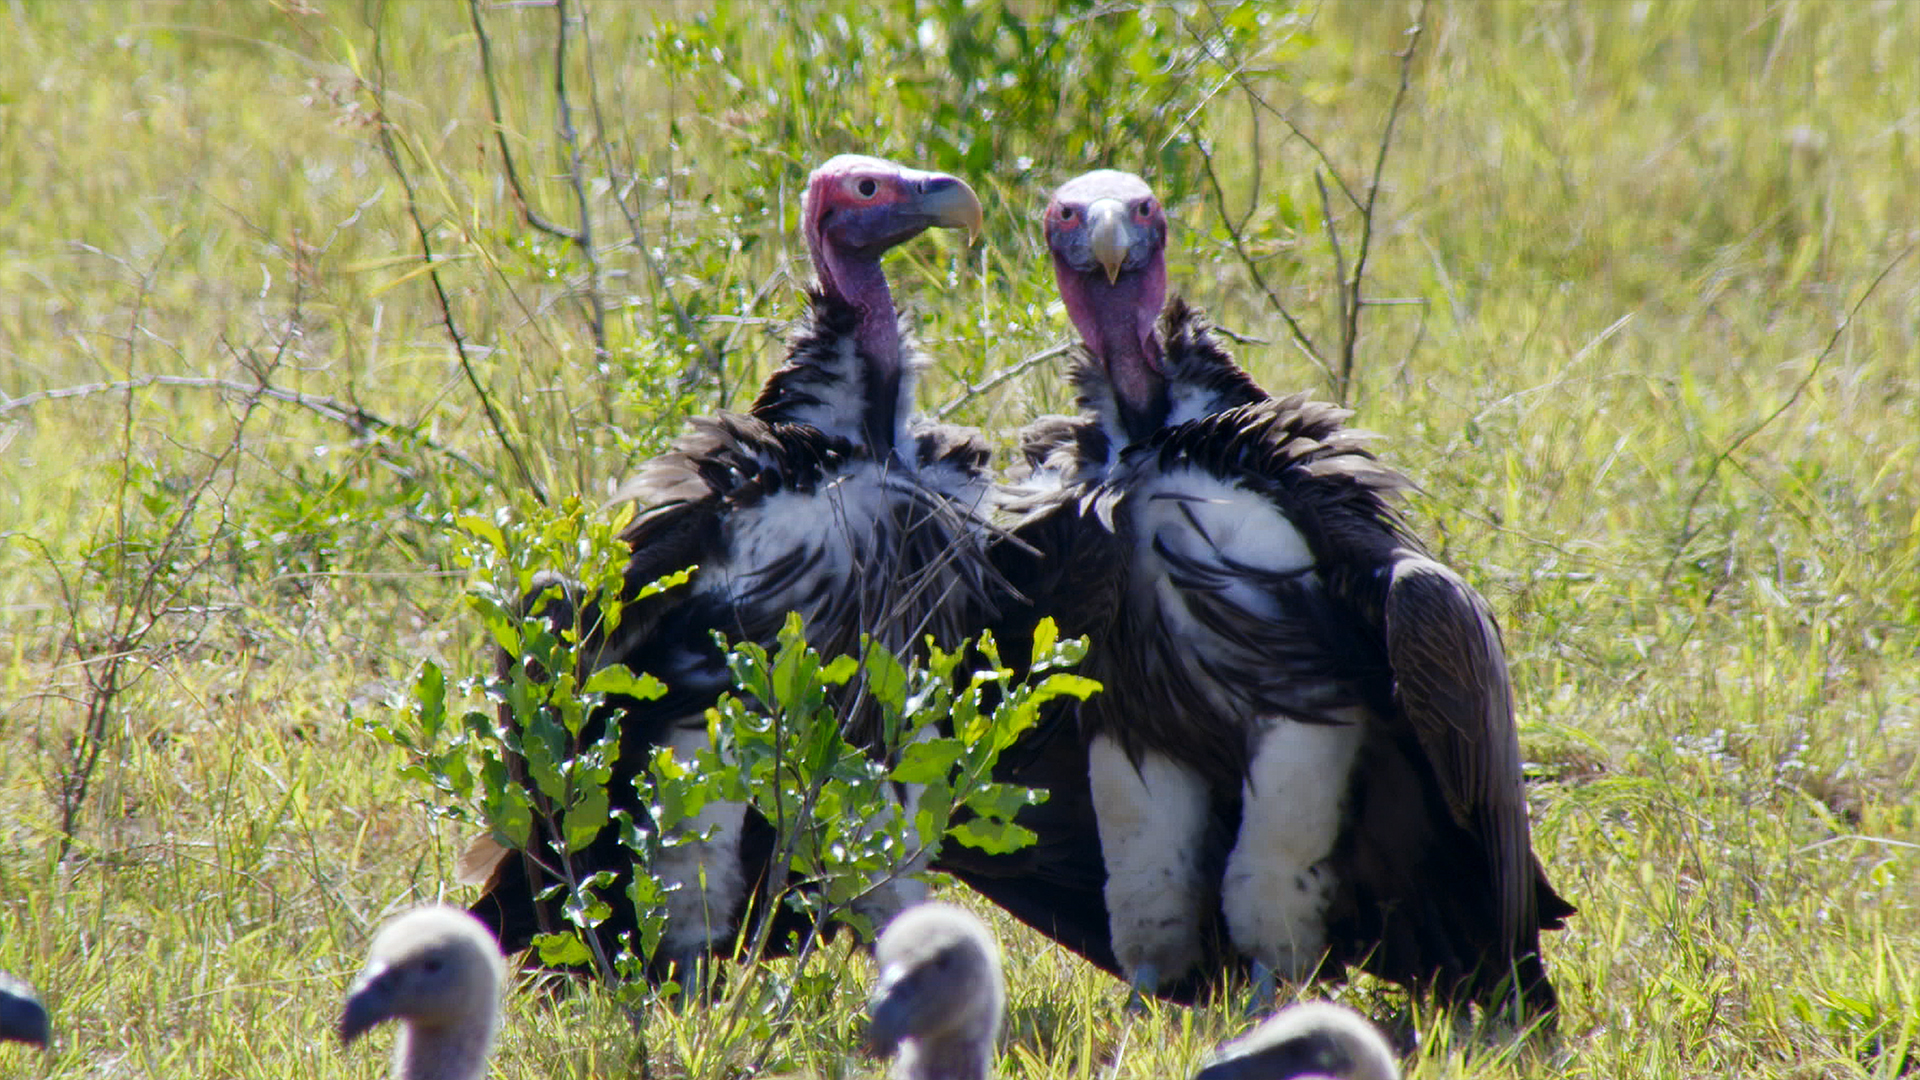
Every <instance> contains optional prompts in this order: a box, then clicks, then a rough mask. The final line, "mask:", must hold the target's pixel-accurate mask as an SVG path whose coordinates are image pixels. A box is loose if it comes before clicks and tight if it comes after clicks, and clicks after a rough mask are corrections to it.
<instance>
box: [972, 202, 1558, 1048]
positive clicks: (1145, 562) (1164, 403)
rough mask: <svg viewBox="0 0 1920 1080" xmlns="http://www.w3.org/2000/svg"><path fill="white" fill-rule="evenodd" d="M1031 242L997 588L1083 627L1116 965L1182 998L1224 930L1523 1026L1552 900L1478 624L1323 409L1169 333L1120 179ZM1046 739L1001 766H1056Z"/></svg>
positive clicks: (1489, 624)
mask: <svg viewBox="0 0 1920 1080" xmlns="http://www.w3.org/2000/svg"><path fill="white" fill-rule="evenodd" d="M1046 227H1047V234H1048V241H1049V246H1050V249H1051V250H1052V252H1053V258H1054V265H1055V271H1056V276H1057V278H1058V279H1059V283H1060V289H1061V294H1062V298H1063V300H1064V301H1065V306H1066V308H1067V310H1068V313H1069V314H1070V315H1071V316H1072V318H1073V320H1074V322H1075V324H1076V326H1077V327H1078V328H1079V329H1080V332H1081V337H1082V341H1083V343H1084V351H1083V352H1082V353H1081V354H1080V355H1079V357H1078V359H1077V360H1076V362H1075V365H1074V372H1073V378H1074V380H1075V382H1076V384H1077V385H1078V387H1079V389H1080V391H1081V395H1082V407H1083V415H1082V416H1080V417H1078V418H1047V419H1045V420H1042V421H1041V422H1039V423H1037V424H1036V425H1034V426H1033V427H1032V428H1031V429H1029V432H1028V434H1027V437H1026V440H1025V442H1026V457H1027V460H1028V464H1029V468H1030V472H1031V477H1030V479H1029V481H1028V487H1029V489H1030V500H1031V503H1032V511H1031V516H1030V517H1029V520H1027V521H1026V522H1025V523H1024V524H1023V525H1022V526H1021V527H1020V528H1019V530H1018V534H1019V536H1020V538H1021V539H1022V540H1024V541H1027V542H1028V544H1029V545H1030V546H1032V547H1033V548H1035V549H1037V550H1038V554H1037V555H1036V556H1034V557H1033V558H1032V560H1031V563H1030V566H1029V568H1028V569H1029V570H1030V572H1028V573H1022V572H1020V571H1019V570H1013V571H1010V576H1011V577H1012V578H1013V580H1014V582H1015V584H1016V585H1017V586H1018V587H1020V588H1021V589H1022V591H1024V592H1026V593H1027V594H1028V595H1029V596H1033V597H1036V598H1038V600H1037V603H1038V605H1039V607H1040V608H1041V609H1043V610H1044V611H1045V612H1048V613H1052V614H1054V615H1055V616H1056V617H1057V618H1058V619H1059V620H1060V622H1061V628H1062V630H1063V632H1065V633H1068V634H1087V635H1089V636H1090V637H1091V640H1092V649H1091V652H1090V653H1089V656H1088V660H1087V662H1086V663H1085V664H1084V665H1083V669H1082V670H1083V671H1084V672H1085V673H1086V674H1088V675H1090V676H1092V677H1094V678H1096V679H1099V680H1100V681H1101V682H1102V683H1103V684H1104V685H1105V687H1106V689H1105V691H1104V692H1103V693H1101V694H1098V695H1095V696H1094V697H1093V698H1092V699H1090V700H1089V701H1088V702H1087V703H1086V704H1085V705H1084V706H1081V707H1080V708H1079V709H1078V720H1079V723H1080V725H1081V728H1082V731H1083V733H1084V734H1085V736H1086V737H1087V739H1088V742H1087V744H1086V748H1085V751H1084V752H1085V753H1086V754H1087V755H1088V768H1089V771H1090V784H1089V789H1088V791H1087V793H1086V797H1087V798H1088V799H1089V800H1090V802H1091V805H1092V808H1093V810H1094V811H1095V813H1094V818H1095V821H1096V823H1097V827H1098V832H1099V836H1100V841H1101V849H1102V853H1103V859H1104V863H1105V870H1106V878H1105V883H1104V886H1103V890H1104V894H1105V900H1106V911H1107V914H1108V920H1109V925H1108V929H1109V937H1108V939H1107V941H1106V942H1105V944H1106V945H1108V946H1109V947H1110V950H1111V957H1112V959H1113V960H1114V962H1115V966H1117V968H1118V969H1119V970H1120V971H1121V972H1122V973H1123V974H1124V975H1125V976H1126V977H1127V978H1128V979H1129V981H1131V982H1133V983H1134V984H1135V985H1136V987H1138V988H1140V989H1142V990H1144V991H1149V992H1159V993H1163V994H1165V993H1170V992H1184V991H1183V990H1181V989H1180V988H1182V987H1184V986H1185V985H1187V984H1188V983H1189V982H1190V980H1192V979H1194V978H1196V977H1199V978H1206V977H1208V976H1209V974H1210V973H1211V971H1213V970H1217V964H1218V961H1219V959H1220V954H1219V949H1218V945H1217V943H1216V941H1215V936H1214V935H1215V934H1216V933H1217V931H1218V929H1219V927H1220V924H1221V922H1222V921H1224V924H1225V928H1226V930H1227V933H1228V936H1229V938H1230V940H1231V942H1232V945H1233V947H1234V949H1235V950H1236V951H1238V952H1239V953H1241V954H1243V955H1244V956H1245V957H1247V958H1248V959H1250V960H1251V961H1253V963H1254V964H1255V965H1256V966H1257V967H1260V968H1264V969H1265V970H1267V971H1271V972H1274V973H1277V974H1278V975H1280V976H1283V977H1286V978H1289V979H1296V980H1298V979H1306V978H1310V977H1313V976H1315V975H1316V974H1318V975H1331V974H1337V973H1338V972H1339V971H1340V970H1341V969H1342V967H1343V966H1345V965H1348V964H1355V965H1359V966H1361V967H1363V968H1365V969H1366V970H1368V971H1371V972H1374V973H1375V974H1378V975H1381V976H1383V977H1385V978H1389V979H1392V980H1394V981H1397V982H1401V983H1404V984H1408V985H1411V986H1413V987H1416V988H1421V989H1432V990H1435V991H1437V992H1438V993H1440V994H1441V995H1442V996H1443V997H1445V998H1448V999H1453V1000H1461V999H1469V1000H1475V1001H1479V1002H1482V1003H1484V1004H1488V1005H1496V1004H1502V1003H1505V1002H1507V1001H1509V1000H1512V998H1511V997H1509V994H1510V992H1511V991H1510V989H1509V984H1508V983H1507V980H1508V979H1509V976H1513V977H1515V981H1516V982H1517V987H1518V997H1519V999H1520V1000H1521V1001H1523V1003H1524V1005H1525V1006H1526V1008H1527V1009H1528V1010H1529V1011H1531V1012H1535V1013H1545V1012H1548V1011H1550V1010H1551V1009H1552V1008H1553V1006H1554V994H1553V988H1552V986H1551V984H1550V983H1549V982H1548V980H1547V976H1546V971H1545V968H1544V966H1543V964H1542V963H1541V960H1540V955H1539V932H1540V930H1541V929H1545V928H1554V927H1558V926H1559V925H1560V924H1561V920H1562V919H1563V918H1564V917H1565V916H1566V915H1567V914H1570V913H1571V911H1572V909H1571V908H1570V907H1569V906H1568V905H1566V903H1565V902H1564V901H1562V900H1561V899H1560V898H1559V897H1558V896H1557V895H1555V894H1554V892H1553V891H1552V889H1551V888H1550V887H1549V886H1548V885H1547V883H1546V879H1545V876H1544V874H1543V872H1542V871H1541V868H1540V866H1539V864H1538V862H1537V861H1536V860H1535V859H1534V858H1533V855H1532V852H1531V847H1530V841H1529V837H1528V822H1527V813H1526V803H1525V798H1524V792H1523V789H1522V780H1521V775H1520V763H1519V743H1518V737H1517V734H1516V731H1515V727H1514V721H1513V715H1512V695H1511V690H1510V687H1509V684H1508V681H1507V674H1506V669H1505V659H1504V654H1503V652H1502V650H1501V644H1500V637H1499V632H1498V630H1497V628H1496V627H1495V625H1494V622H1493V618H1492V614H1491V612H1490V611H1489V610H1488V608H1487V606H1486V604H1485V602H1484V601H1482V600H1481V598H1480V597H1479V596H1478V595H1477V594H1476V593H1475V592H1474V591H1473V590H1472V589H1471V588H1470V587H1469V586H1468V585H1467V584H1466V583H1465V582H1464V581H1462V580H1461V579H1460V578H1459V577H1458V576H1457V575H1455V574H1454V573H1453V572H1452V571H1450V570H1448V569H1447V568H1446V567H1444V566H1442V565H1440V564H1439V563H1437V562H1435V561H1434V560H1433V559H1432V558H1431V557H1430V556H1429V555H1428V554H1427V553H1426V551H1425V549H1424V547H1423V546H1422V545H1421V544H1420V542H1419V540H1418V539H1417V538H1416V537H1415V536H1414V535H1413V534H1412V532H1411V531H1410V530H1409V528H1408V527H1407V525H1406V523H1405V522H1404V521H1403V520H1402V519H1401V518H1400V516H1399V514H1398V512H1397V510H1396V509H1395V507H1394V505H1393V498H1394V496H1395V495H1396V493H1397V492H1399V491H1400V490H1402V489H1403V488H1404V487H1405V486H1406V481H1405V480H1404V479H1403V478H1402V477H1401V476H1399V474H1397V473H1395V472H1394V471H1393V470H1391V469H1389V468H1388V467H1387V466H1385V465H1383V464H1382V463H1380V462H1379V461H1378V460H1377V459H1375V458H1374V457H1373V455H1372V454H1371V453H1370V452H1369V451H1368V450H1367V449H1366V445H1365V442H1366V439H1365V436H1363V435H1362V434H1360V433H1358V432H1355V431H1353V430H1351V429H1349V428H1347V427H1346V426H1345V420H1346V418H1347V415H1348V414H1347V412H1346V411H1345V410H1342V409H1339V408H1336V407H1334V406H1331V405H1327V404H1324V403H1321V402H1315V401H1312V400H1309V399H1308V398H1307V397H1305V396H1304V395H1294V396H1291V397H1286V398H1277V399H1276V398H1272V397H1270V396H1269V395H1268V394H1266V393H1265V392H1264V391H1262V390H1261V389H1260V388H1259V387H1258V386H1257V385H1256V384H1254V382H1253V381H1252V380H1251V379H1250V378H1248V377H1247V375H1246V373H1245V372H1244V371H1242V370H1241V369H1240V368H1239V367H1238V366H1237V365H1236V364H1235V363H1234V362H1233V360H1232V357H1231V356H1230V354H1229V353H1228V352H1227V351H1226V350H1225V349H1224V348H1223V347H1222V346H1221V345H1220V344H1219V343H1218V342H1217V341H1216V340H1215V339H1214V337H1213V335H1212V333H1211V332H1210V330H1209V328H1208V327H1207V324H1206V322H1205V320H1204V319H1203V318H1202V317H1201V316H1200V315H1199V314H1198V313H1197V312H1195V311H1194V310H1192V309H1191V308H1189V307H1187V306H1186V305H1185V304H1184V303H1182V302H1180V301H1178V300H1174V301H1172V302H1171V303H1166V304H1165V306H1164V312H1163V311H1162V304H1163V298H1164V295H1165V276H1164V263H1163V254H1162V246H1163V244H1164V240H1165V235H1166V226H1165V220H1164V217H1163V216H1162V215H1161V212H1160V210H1159V207H1158V205H1157V203H1156V202H1155V201H1154V199H1153V196H1152V192H1151V191H1150V190H1149V189H1148V188H1147V187H1146V185H1145V184H1144V183H1141V182H1140V181H1139V179H1138V178H1137V177H1132V176H1128V175H1126V174H1122V173H1112V172H1102V173H1093V174H1088V175H1087V176H1085V177H1082V178H1080V179H1078V180H1075V181H1073V182H1072V183H1069V184H1068V185H1066V186H1064V187H1063V188H1062V189H1061V190H1060V192H1059V193H1058V194H1057V195H1056V196H1055V199H1054V202H1053V204H1052V205H1051V206H1050V207H1049V209H1048V216H1047V226H1046ZM1060 745H1061V744H1057V743H1056V744H1055V749H1054V750H1052V751H1049V752H1048V755H1047V760H1046V762H1045V764H1044V766H1043V765H1039V764H1034V765H1030V768H1032V769H1034V770H1035V771H1052V772H1056V773H1058V772H1064V771H1067V770H1068V769H1069V768H1070V765H1069V763H1068V760H1067V757H1066V756H1065V755H1066V751H1065V750H1063V749H1060V748H1059V747H1060ZM1068 745H1070V744H1068ZM1056 799H1057V797H1056ZM1072 810H1073V808H1072V807H1067V806H1060V805H1055V806H1053V808H1052V809H1051V810H1049V811H1048V812H1049V813H1050V814H1051V815H1053V816H1052V819H1051V820H1050V822H1049V824H1052V825H1055V826H1060V827H1066V826H1067V825H1068V824H1069V823H1070V820H1071V814H1072ZM1082 811H1083V813H1084V807H1083V808H1082ZM1235 819H1237V820H1235ZM1023 820H1024V819H1023ZM1223 825H1224V826H1225V827H1224V828H1223ZM1223 835H1224V837H1225V843H1226V845H1227V846H1230V847H1231V852H1230V853H1228V854H1227V856H1226V860H1225V867H1224V872H1222V871H1221V870H1219V869H1218V866H1219V861H1218V860H1219V858H1220V851H1219V849H1218V848H1217V847H1216V846H1215V844H1216V842H1217V840H1218V838H1220V837H1222V836H1223ZM1043 840H1048V841H1051V844H1052V846H1054V847H1062V846H1066V845H1068V844H1069V843H1070V835H1069V834H1067V833H1061V834H1058V835H1055V836H1052V837H1043ZM1064 895H1066V896H1068V897H1070V899H1069V900H1068V901H1067V902H1068V903H1072V904H1076V905H1077V904H1080V903H1081V902H1082V900H1083V898H1084V887H1083V886H1080V885H1074V886H1072V887H1071V888H1069V889H1067V890H1065V893H1064ZM1042 929H1046V928H1045V927H1042ZM1068 929H1070V930H1072V931H1075V932H1076V933H1078V932H1081V931H1083V929H1084V928H1083V927H1078V926H1072V927H1069V928H1068ZM1094 944H1096V945H1097V944H1099V943H1098V942H1095V943H1094ZM1087 951H1088V952H1089V955H1092V954H1093V953H1095V952H1097V951H1098V950H1097V949H1090V950H1087ZM1323 961H1324V963H1323Z"/></svg>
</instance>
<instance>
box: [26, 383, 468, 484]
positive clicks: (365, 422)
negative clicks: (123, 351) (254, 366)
mask: <svg viewBox="0 0 1920 1080" xmlns="http://www.w3.org/2000/svg"><path fill="white" fill-rule="evenodd" d="M149 386H177V387H184V388H187V389H192V390H220V391H223V392H225V393H229V394H241V395H249V394H257V395H259V396H260V397H262V398H266V399H268V400H271V401H279V402H283V403H285V404H288V405H298V406H300V407H301V408H303V409H307V410H309V411H311V412H313V413H314V414H316V415H318V416H320V417H322V418H323V419H327V420H331V421H334V422H335V423H338V424H344V425H346V427H347V430H349V431H351V432H353V434H354V435H356V436H358V437H360V438H363V439H364V438H372V437H375V436H378V435H382V434H385V433H386V432H389V431H399V430H403V429H402V428H401V426H400V425H399V424H396V423H394V422H393V421H391V420H388V419H386V418H385V417H383V416H380V415H379V414H377V413H373V412H369V411H368V410H367V409H366V408H364V407H362V406H359V405H354V404H352V403H350V402H345V401H341V400H340V399H339V398H332V397H326V396H325V395H322V394H308V393H304V392H302V391H299V390H287V389H284V388H282V387H278V386H274V385H273V384H272V383H270V382H268V381H267V380H266V379H264V378H261V379H260V380H259V381H258V382H256V383H243V382H240V381H238V380H235V379H214V378H207V377H204V376H200V375H142V376H140V377H138V378H133V379H120V380H117V381H114V382H100V383H83V384H81V385H79V386H61V387H55V388H54V389H51V390H37V391H35V392H33V393H31V394H22V395H20V396H19V397H17V398H8V397H5V396H4V395H0V415H4V414H6V413H9V412H12V411H14V410H15V409H24V408H28V407H30V406H33V405H37V404H39V403H40V402H42V401H60V400H64V399H67V398H82V397H92V396H94V395H96V394H112V393H128V392H131V391H134V390H144V389H146V388H147V387H149ZM419 441H420V445H422V446H424V447H426V448H427V449H429V450H432V451H433V452H435V453H437V454H440V455H442V456H444V457H446V458H449V459H451V460H452V461H454V462H456V463H458V464H460V465H461V466H463V467H465V468H466V469H467V471H469V472H471V473H473V474H474V475H475V476H477V477H479V478H480V479H481V480H484V481H486V482H487V483H490V484H498V483H499V482H500V477H499V475H498V474H496V473H495V472H493V471H492V470H491V469H488V468H487V467H486V466H484V465H481V464H480V463H479V462H477V461H475V460H473V459H472V458H470V457H468V456H467V455H465V454H463V453H461V452H460V451H458V450H455V449H454V448H453V447H451V446H446V445H444V444H442V443H440V442H438V441H437V440H434V439H431V438H420V439H419Z"/></svg>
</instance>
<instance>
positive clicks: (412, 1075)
mask: <svg viewBox="0 0 1920 1080" xmlns="http://www.w3.org/2000/svg"><path fill="white" fill-rule="evenodd" d="M492 1049H493V1017H491V1016H480V1015H476V1016H473V1017H471V1018H469V1019H466V1020H463V1021H461V1022H460V1023H457V1024H450V1025H448V1026H446V1027H431V1028H430V1027H424V1026H421V1025H419V1024H417V1023H408V1024H405V1025H403V1026H402V1027H401V1029H400V1037H399V1039H398V1040H396V1041H395V1042H394V1044H393V1080H480V1077H482V1076H484V1075H485V1074H486V1071H487V1055H488V1053H489V1052H490V1051H491V1050H492Z"/></svg>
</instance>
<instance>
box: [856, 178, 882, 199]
mask: <svg viewBox="0 0 1920 1080" xmlns="http://www.w3.org/2000/svg"><path fill="white" fill-rule="evenodd" d="M853 189H854V190H855V191H858V192H859V193H860V197H861V198H863V199H871V198H873V196H874V193H875V192H877V191H879V190H880V185H879V184H877V183H875V182H874V179H873V177H871V176H863V177H861V178H860V182H859V183H857V184H855V185H854V186H853Z"/></svg>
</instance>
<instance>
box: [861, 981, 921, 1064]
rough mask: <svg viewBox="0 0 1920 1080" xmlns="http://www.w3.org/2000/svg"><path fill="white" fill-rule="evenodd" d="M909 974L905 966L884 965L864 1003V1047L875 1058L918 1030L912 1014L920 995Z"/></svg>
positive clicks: (888, 1052)
mask: <svg viewBox="0 0 1920 1080" xmlns="http://www.w3.org/2000/svg"><path fill="white" fill-rule="evenodd" d="M913 974H914V972H913V969H911V968H909V967H907V966H906V965H905V964H890V965H888V966H887V968H886V969H885V970H884V971H882V972H881V973H880V980H879V983H878V985H876V986H875V987H874V988H873V996H872V997H871V998H869V999H868V1000H867V1017H868V1025H867V1045H868V1047H869V1048H870V1049H871V1050H872V1051H873V1052H874V1053H876V1054H879V1055H882V1056H885V1055H887V1054H891V1053H893V1048H894V1047H896V1046H898V1045H900V1040H902V1039H904V1038H906V1037H907V1034H908V1033H909V1032H911V1031H914V1030H916V1028H917V1027H918V1026H919V1025H918V1024H917V1023H916V1021H915V1014H916V1012H917V1011H918V1010H919V1009H920V1007H921V1003H922V1000H923V995H921V994H920V993H919V986H918V982H919V981H918V980H917V979H915V978H914V977H913Z"/></svg>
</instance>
